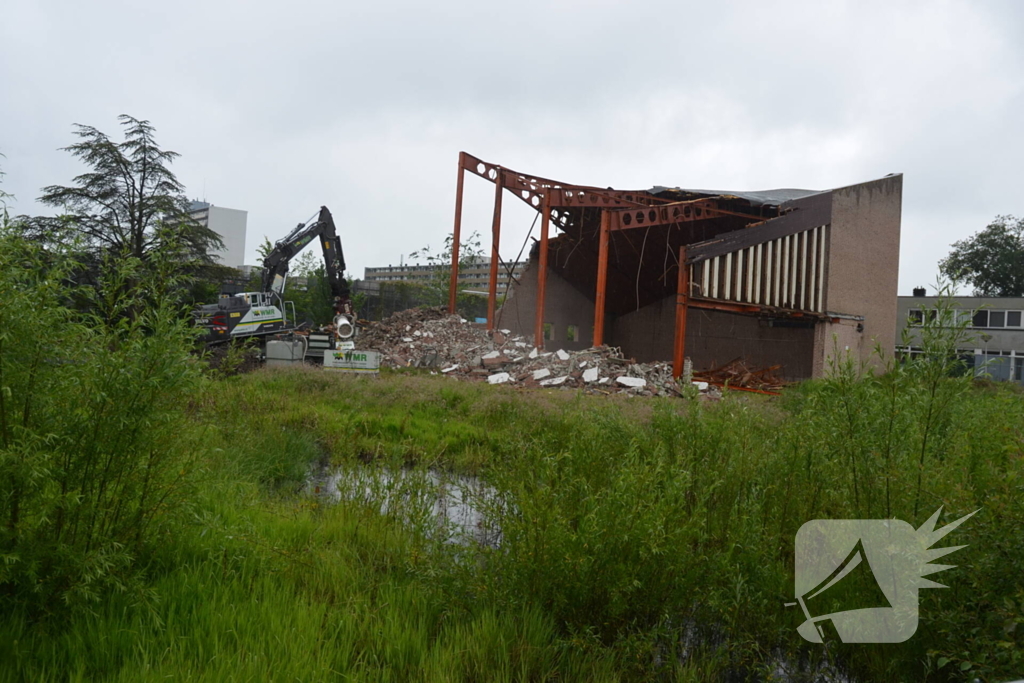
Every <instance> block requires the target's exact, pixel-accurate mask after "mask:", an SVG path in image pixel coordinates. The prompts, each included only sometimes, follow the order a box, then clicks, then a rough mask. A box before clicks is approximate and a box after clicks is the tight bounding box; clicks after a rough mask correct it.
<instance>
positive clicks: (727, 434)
mask: <svg viewBox="0 0 1024 683" xmlns="http://www.w3.org/2000/svg"><path fill="white" fill-rule="evenodd" d="M894 381H897V382H898V384H896V385H892V384H887V382H888V380H886V379H884V378H883V379H875V380H858V381H851V382H848V383H846V384H844V383H843V382H842V381H839V380H834V381H830V382H814V383H808V384H806V385H803V386H801V387H799V388H797V389H794V390H791V391H790V392H788V393H787V395H786V396H784V397H783V399H782V400H768V399H765V398H763V397H756V396H747V395H729V396H727V398H726V400H724V401H723V402H722V403H721V404H718V405H699V404H696V403H690V402H685V401H680V400H663V399H640V398H627V397H625V396H584V395H580V394H577V393H575V392H571V391H558V390H553V391H538V392H521V391H517V390H515V389H512V388H508V387H490V386H487V385H484V384H467V383H459V382H456V381H454V380H450V379H448V378H443V377H431V376H428V375H422V374H414V373H409V374H405V373H386V374H385V375H384V376H383V377H381V378H380V379H371V378H353V377H346V376H341V375H336V374H331V373H329V372H323V371H316V370H312V369H309V370H299V371H289V370H281V371H260V372H257V373H253V374H251V375H247V376H240V377H234V378H230V379H225V380H218V381H213V382H209V383H208V384H207V386H206V388H205V393H204V395H203V396H202V397H200V398H197V400H196V401H194V404H193V405H192V406H191V407H190V412H191V414H192V416H193V421H194V424H195V429H196V430H197V434H200V433H201V434H202V435H203V443H205V444H206V451H205V453H204V458H205V460H204V464H203V467H202V468H201V469H200V470H197V472H196V481H195V484H194V486H195V490H196V497H195V499H194V500H193V501H192V502H191V508H190V512H189V516H188V519H189V520H190V521H189V522H188V523H186V524H184V525H183V526H180V528H177V529H174V530H173V531H165V532H164V533H165V534H166V536H165V537H164V538H163V540H162V542H161V543H158V544H157V545H155V546H154V547H152V548H150V549H149V550H148V551H147V553H146V555H145V556H144V557H142V558H140V561H142V562H144V563H145V566H146V567H147V576H148V577H149V587H150V589H151V592H143V593H139V594H127V593H122V594H116V593H115V594H112V595H111V596H110V597H109V598H108V599H106V600H105V601H104V602H102V603H101V604H99V605H96V606H94V608H93V609H92V611H91V612H89V611H85V610H84V609H81V608H76V609H75V610H72V611H69V612H68V613H67V618H66V619H59V620H57V619H43V620H34V619H32V618H30V615H28V614H22V613H12V614H6V615H4V616H3V617H0V663H2V664H0V681H3V680H12V681H13V680H53V679H57V680H62V679H70V680H108V681H118V680H124V681H128V680H132V681H134V680H157V679H160V680H164V679H167V678H170V679H172V680H218V681H219V680H303V681H305V680H328V679H330V680H374V681H390V680H395V681H405V680H424V681H434V680H439V681H448V680H473V681H478V680H510V681H511V680H538V681H539V680H559V681H568V680H579V681H584V680H586V681H590V680H649V679H651V678H659V679H662V680H694V681H697V680H709V681H711V680H720V679H721V677H722V676H723V675H724V673H725V672H726V671H729V672H732V673H733V674H734V675H737V676H739V677H740V678H744V677H749V678H756V677H761V678H762V679H763V680H767V672H768V671H770V669H771V667H772V664H771V662H772V659H773V657H774V653H775V652H777V651H783V652H786V653H788V654H789V656H790V658H791V659H793V660H794V661H795V660H798V659H801V658H802V659H805V660H807V661H815V660H824V659H825V658H831V659H833V660H834V661H836V662H838V664H839V666H840V667H842V668H845V669H847V670H849V671H851V672H852V673H853V674H854V675H855V676H857V677H858V680H863V681H884V680H934V681H943V680H961V679H972V678H974V677H976V676H977V677H980V678H982V679H983V680H999V679H1000V678H1003V679H1008V678H1012V677H1013V675H1015V674H1020V672H1021V668H1022V666H1024V660H1022V659H1021V657H1022V655H1021V654H1020V652H1021V651H1022V649H1024V648H1022V645H1024V643H1022V642H1021V640H1022V637H1024V624H1022V625H1021V627H1020V628H1019V629H1018V628H1017V627H1016V624H1018V623H1020V622H1022V621H1024V616H1022V612H1021V609H1022V606H1024V578H1022V573H1021V571H1020V567H1021V566H1022V563H1024V464H1022V463H1024V456H1022V453H1024V428H1022V427H1021V426H1020V425H1022V424H1024V420H1022V418H1024V402H1022V399H1021V396H1020V394H1019V393H1016V392H1013V391H1010V390H1007V389H1005V388H1002V387H991V386H987V387H981V388H972V387H971V386H969V385H968V384H965V383H963V382H961V383H960V384H956V383H955V381H953V384H951V385H949V387H947V385H946V384H942V389H941V390H942V391H947V388H948V391H949V392H952V393H950V397H951V400H950V401H948V402H947V403H946V404H942V405H945V406H947V407H946V408H945V409H943V410H940V409H939V408H941V407H942V406H939V408H936V407H935V406H936V405H938V404H935V403H933V404H932V408H933V410H932V411H931V412H930V413H928V415H929V420H930V422H928V423H927V424H925V423H924V418H923V417H922V415H925V413H923V412H922V411H923V410H924V408H922V406H927V405H929V404H928V403H927V400H928V396H929V395H928V394H927V393H922V392H923V391H924V390H923V389H921V386H923V385H922V384H921V383H920V382H918V381H917V380H913V379H911V378H897V379H896V380H894ZM894 406H895V408H894ZM894 415H895V417H894ZM328 461H330V462H333V463H335V464H337V465H341V466H345V467H376V468H398V467H407V468H418V469H426V468H435V469H439V470H453V471H458V472H463V473H472V474H477V475H479V476H481V477H482V478H483V479H484V480H486V481H487V482H488V483H489V484H491V485H493V486H494V487H496V489H497V490H498V491H499V492H500V497H499V499H498V500H495V501H491V502H490V505H491V513H492V514H493V515H494V516H495V517H496V518H498V519H499V520H500V522H501V525H502V528H503V533H504V536H503V540H502V544H501V546H500V547H499V548H486V547H481V548H476V549H472V551H471V552H469V553H467V552H466V551H460V550H459V549H457V548H454V547H452V546H448V545H444V544H442V543H440V542H439V541H438V540H437V538H436V537H433V536H431V534H429V529H428V524H429V522H428V521H422V523H420V524H412V525H409V524H403V523H402V522H401V521H400V518H401V517H402V511H401V510H400V509H397V507H396V509H393V510H391V511H390V512H389V514H386V515H381V514H378V512H377V511H376V510H375V509H371V508H370V507H364V506H361V505H358V504H356V503H353V502H348V503H342V504H338V505H334V506H324V505H322V504H320V503H318V502H317V501H316V499H314V498H310V497H308V496H306V495H303V494H302V493H301V482H302V479H303V477H304V476H305V474H306V472H307V471H308V468H309V465H310V463H316V462H321V463H323V462H328ZM922 461H923V462H924V467H921V466H919V463H920V462H922ZM939 505H945V514H944V516H943V519H944V520H945V521H948V520H950V519H953V518H955V517H956V516H959V515H961V514H963V513H966V512H969V511H971V510H974V509H977V508H981V512H980V513H979V514H978V515H977V516H976V517H975V518H972V519H971V520H970V521H969V522H968V523H967V524H966V525H965V526H964V527H961V530H958V531H957V532H956V533H955V534H954V535H953V536H951V537H949V539H948V541H947V544H949V545H959V544H962V543H968V544H970V547H969V548H968V549H966V550H964V551H961V552H960V553H958V554H957V555H954V556H952V557H953V558H955V559H952V558H951V560H950V561H949V564H956V565H958V566H957V567H956V569H953V570H950V571H948V572H945V573H944V574H940V575H938V576H936V577H934V578H935V579H936V580H938V581H939V582H941V583H946V584H948V585H949V586H950V589H949V590H946V591H938V590H930V591H923V592H922V598H921V602H922V607H921V616H922V621H921V625H920V627H919V630H918V633H917V635H916V636H915V637H914V638H913V639H911V641H909V642H908V643H905V644H902V645H898V646H881V645H879V646H840V647H838V648H835V649H834V650H832V651H830V652H829V653H828V654H827V655H825V654H823V652H822V650H821V648H820V647H812V646H810V645H809V644H807V643H804V642H803V641H802V640H801V639H800V638H799V636H798V635H797V634H796V631H795V627H796V626H797V625H798V624H799V621H800V619H801V617H800V615H799V614H798V613H797V612H795V611H794V610H793V609H792V608H790V609H788V610H787V608H785V607H783V603H784V602H786V601H792V600H793V597H792V592H793V573H792V572H793V566H792V565H793V561H792V556H793V538H794V535H795V533H796V530H797V529H798V528H799V527H800V525H801V524H802V523H803V522H805V521H807V520H810V519H815V518H828V517H834V518H844V517H847V518H849V517H853V518H856V517H868V518H872V517H885V516H894V517H897V518H900V519H905V520H907V521H909V522H911V523H912V524H914V525H915V526H918V525H920V523H921V522H923V521H924V519H925V518H927V517H928V516H929V515H930V514H931V513H932V512H933V511H934V510H935V509H936V508H937V507H938V506H939ZM915 508H917V509H915ZM694 629H696V634H697V635H698V640H699V641H700V642H699V643H698V645H700V643H701V642H702V643H703V645H702V646H698V647H697V648H696V650H695V652H690V651H689V650H688V653H689V656H688V657H682V655H683V647H682V645H681V638H682V637H683V636H684V635H685V634H687V633H689V634H691V635H693V633H694V632H695V631H694ZM1018 631H1020V632H1018Z"/></svg>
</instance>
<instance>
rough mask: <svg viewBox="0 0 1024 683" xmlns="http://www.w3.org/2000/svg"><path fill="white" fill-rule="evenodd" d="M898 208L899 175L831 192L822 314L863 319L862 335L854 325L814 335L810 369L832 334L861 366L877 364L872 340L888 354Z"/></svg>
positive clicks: (823, 361)
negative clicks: (823, 308)
mask: <svg viewBox="0 0 1024 683" xmlns="http://www.w3.org/2000/svg"><path fill="white" fill-rule="evenodd" d="M902 205H903V176H902V175H893V176H888V177H885V178H882V179H881V180H874V181H872V182H869V183H861V184H859V185H851V186H849V187H842V188H839V189H836V190H832V223H831V227H830V229H829V240H828V244H827V259H828V261H827V263H828V271H827V273H826V281H825V282H826V284H825V305H826V311H828V312H830V313H838V314H847V315H857V316H863V317H864V320H863V331H862V332H858V331H857V324H858V322H859V321H843V322H841V323H837V324H831V325H828V326H827V327H826V328H825V329H824V330H823V332H822V333H820V334H819V335H817V339H816V343H815V349H814V356H815V358H814V362H813V365H814V367H815V369H818V368H821V367H824V366H826V365H827V363H828V358H829V357H830V356H831V355H832V350H833V335H835V337H838V341H839V348H840V350H843V349H846V348H847V347H848V348H849V351H850V353H851V354H853V356H854V357H855V358H857V359H859V360H861V361H864V362H868V363H875V362H876V359H875V357H874V353H873V351H874V347H875V342H876V341H877V342H878V343H879V344H880V345H881V347H882V349H883V351H884V352H885V353H886V354H889V355H891V354H892V351H893V331H894V330H895V329H896V291H897V281H898V277H899V256H900V216H901V212H902Z"/></svg>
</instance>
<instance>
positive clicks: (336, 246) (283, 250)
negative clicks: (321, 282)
mask: <svg viewBox="0 0 1024 683" xmlns="http://www.w3.org/2000/svg"><path fill="white" fill-rule="evenodd" d="M314 239H317V240H319V241H320V247H321V248H322V249H323V254H324V267H325V268H324V269H325V273H326V275H327V282H328V284H329V285H330V288H331V296H332V297H334V314H335V318H334V324H335V326H336V328H337V332H338V336H340V337H342V338H343V339H345V338H348V337H350V336H352V334H354V333H355V328H354V327H353V323H354V321H355V311H354V310H353V309H352V300H351V298H350V294H349V287H348V282H347V281H346V280H345V255H344V253H343V252H342V249H341V238H339V237H338V232H337V229H336V228H335V226H334V219H333V218H332V217H331V212H330V211H328V210H327V207H326V206H321V207H320V214H319V216H318V217H317V218H316V220H313V221H311V222H309V223H299V224H298V225H297V226H296V227H295V229H294V230H292V231H291V232H290V233H288V234H287V235H286V236H285V237H284V239H282V240H280V241H278V242H277V244H275V245H274V249H273V250H272V251H271V252H270V253H269V254H268V255H267V257H266V258H265V259H264V260H263V287H262V290H263V291H264V292H273V293H274V294H276V295H277V296H281V295H282V294H283V293H284V285H285V281H286V280H287V277H288V264H289V262H290V261H291V260H292V258H294V257H295V255H296V254H298V253H299V252H300V251H302V249H303V248H304V247H305V246H306V245H308V244H309V243H310V242H312V241H313V240H314Z"/></svg>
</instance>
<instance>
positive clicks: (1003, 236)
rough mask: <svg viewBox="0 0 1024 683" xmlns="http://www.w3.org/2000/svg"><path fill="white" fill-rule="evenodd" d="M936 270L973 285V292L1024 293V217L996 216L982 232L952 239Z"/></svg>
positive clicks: (1015, 294)
mask: <svg viewBox="0 0 1024 683" xmlns="http://www.w3.org/2000/svg"><path fill="white" fill-rule="evenodd" d="M939 270H940V271H941V272H942V274H943V275H945V276H946V277H948V278H950V279H952V280H960V281H963V282H967V283H969V284H970V285H972V286H973V287H974V295H975V296H1024V218H1015V217H1013V216H996V218H995V220H993V221H992V222H991V223H989V225H988V227H986V228H985V229H984V230H982V231H981V232H979V233H977V234H975V235H973V236H971V237H969V238H968V239H965V240H960V241H959V242H954V243H953V249H952V251H950V253H949V256H947V257H946V258H945V259H943V260H942V261H940V262H939Z"/></svg>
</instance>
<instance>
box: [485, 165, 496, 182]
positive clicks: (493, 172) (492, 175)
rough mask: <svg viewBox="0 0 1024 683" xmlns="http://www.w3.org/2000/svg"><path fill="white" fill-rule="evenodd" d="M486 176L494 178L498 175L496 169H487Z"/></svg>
mask: <svg viewBox="0 0 1024 683" xmlns="http://www.w3.org/2000/svg"><path fill="white" fill-rule="evenodd" d="M487 177H488V178H490V179H491V180H494V179H495V178H497V177H498V171H497V169H494V168H492V169H491V170H489V171H487Z"/></svg>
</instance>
